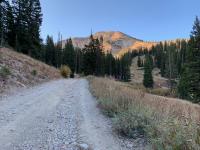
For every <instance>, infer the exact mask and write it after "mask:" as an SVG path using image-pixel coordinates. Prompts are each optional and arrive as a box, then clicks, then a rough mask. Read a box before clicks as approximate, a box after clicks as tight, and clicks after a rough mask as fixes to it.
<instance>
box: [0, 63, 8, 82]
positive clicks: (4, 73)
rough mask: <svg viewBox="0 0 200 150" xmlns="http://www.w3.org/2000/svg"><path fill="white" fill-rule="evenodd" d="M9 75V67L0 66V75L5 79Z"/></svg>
mask: <svg viewBox="0 0 200 150" xmlns="http://www.w3.org/2000/svg"><path fill="white" fill-rule="evenodd" d="M9 75H11V72H10V70H9V68H7V67H5V66H3V67H1V68H0V77H2V78H3V79H6V78H8V76H9Z"/></svg>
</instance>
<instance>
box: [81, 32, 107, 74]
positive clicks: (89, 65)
mask: <svg viewBox="0 0 200 150" xmlns="http://www.w3.org/2000/svg"><path fill="white" fill-rule="evenodd" d="M102 48H103V47H102V42H101V41H99V40H98V39H95V38H94V37H93V35H91V36H90V42H89V44H88V45H85V48H84V49H83V71H84V73H85V75H97V76H101V75H103V74H104V71H103V70H104V65H103V62H104V53H103V49H102Z"/></svg>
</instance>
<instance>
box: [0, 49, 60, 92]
mask: <svg viewBox="0 0 200 150" xmlns="http://www.w3.org/2000/svg"><path fill="white" fill-rule="evenodd" d="M5 68H6V69H5ZM6 70H7V72H8V73H7V75H6V74H5V72H6ZM2 74H5V75H4V77H3V76H2ZM56 78H60V73H59V71H58V70H57V69H55V68H53V67H50V66H48V65H46V64H44V63H42V62H40V61H37V60H34V59H32V58H30V57H28V56H26V55H23V54H20V53H17V52H15V51H13V50H10V49H7V48H0V95H1V93H3V92H8V91H9V92H10V91H12V90H14V89H15V88H19V87H29V86H32V85H36V84H38V83H41V82H45V81H49V80H52V79H56Z"/></svg>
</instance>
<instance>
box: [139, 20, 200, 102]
mask: <svg viewBox="0 0 200 150" xmlns="http://www.w3.org/2000/svg"><path fill="white" fill-rule="evenodd" d="M144 54H145V55H146V57H145V62H144V65H143V61H142V60H141V58H140V57H139V58H138V62H137V64H138V66H139V67H143V66H144V72H145V73H144V83H143V84H144V85H145V87H150V88H151V87H153V82H152V69H153V68H152V69H150V68H151V66H152V67H157V68H159V69H160V74H161V76H162V77H165V78H168V79H169V81H170V88H171V90H173V89H174V90H176V91H177V94H178V96H179V97H180V98H184V99H188V100H191V101H192V102H195V103H199V102H200V21H199V19H198V17H196V20H195V22H194V26H193V31H192V32H191V35H190V39H188V40H184V39H182V40H176V41H171V42H160V43H159V44H157V45H156V46H153V47H152V48H151V49H150V51H149V52H147V50H144V52H143V53H141V55H144ZM152 60H153V63H151V61H152Z"/></svg>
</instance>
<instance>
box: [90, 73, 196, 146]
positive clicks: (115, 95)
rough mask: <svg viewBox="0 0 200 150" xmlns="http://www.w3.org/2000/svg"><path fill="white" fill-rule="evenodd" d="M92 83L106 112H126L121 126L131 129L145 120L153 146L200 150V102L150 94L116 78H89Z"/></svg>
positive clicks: (114, 113)
mask: <svg viewBox="0 0 200 150" xmlns="http://www.w3.org/2000/svg"><path fill="white" fill-rule="evenodd" d="M89 82H90V88H91V91H92V93H93V95H94V96H96V97H97V98H98V100H99V105H100V108H102V110H103V111H104V112H107V114H108V115H109V116H111V117H113V116H114V117H117V118H118V114H121V113H122V114H123V113H124V112H125V114H126V115H127V116H125V115H119V118H120V119H118V122H117V126H119V125H120V127H118V129H120V130H123V131H125V132H126V131H127V130H128V132H129V131H130V129H129V128H130V127H131V128H135V125H132V124H134V123H135V121H137V126H138V124H140V123H141V124H142V125H141V126H142V127H143V128H144V130H145V131H146V132H147V135H148V137H149V140H150V141H151V142H150V143H151V144H152V148H153V149H177V150H179V149H180V150H182V149H183V150H184V149H185V150H187V149H200V128H199V123H200V106H199V105H198V104H193V103H190V102H188V101H185V100H181V99H174V98H167V97H162V96H156V95H151V94H147V93H145V92H143V91H142V90H136V89H133V88H131V86H130V85H129V84H127V83H122V82H117V81H115V80H112V79H107V78H96V77H89ZM129 112H131V115H130V113H129ZM132 112H134V113H132ZM110 114H111V115H110ZM138 115H139V116H138ZM122 116H123V118H122ZM134 116H136V117H134ZM140 117H141V118H140ZM138 118H140V119H138ZM120 121H121V122H120ZM125 123H126V124H125ZM127 124H128V125H127Z"/></svg>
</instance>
